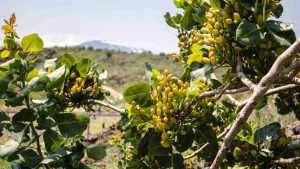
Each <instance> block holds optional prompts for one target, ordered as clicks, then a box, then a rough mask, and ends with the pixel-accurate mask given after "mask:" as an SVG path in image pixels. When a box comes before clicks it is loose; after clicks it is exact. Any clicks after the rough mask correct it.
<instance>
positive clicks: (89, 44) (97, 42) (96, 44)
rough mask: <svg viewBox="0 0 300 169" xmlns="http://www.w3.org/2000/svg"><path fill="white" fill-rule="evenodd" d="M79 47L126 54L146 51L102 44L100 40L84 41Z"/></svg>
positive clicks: (106, 43)
mask: <svg viewBox="0 0 300 169" xmlns="http://www.w3.org/2000/svg"><path fill="white" fill-rule="evenodd" d="M79 46H82V47H85V48H88V47H92V48H94V49H107V50H113V51H121V52H127V53H142V52H147V51H148V50H146V49H141V48H133V47H128V46H123V45H117V44H113V43H109V42H104V41H100V40H93V41H86V42H83V43H81V44H80V45H79Z"/></svg>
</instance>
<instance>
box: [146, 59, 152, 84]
mask: <svg viewBox="0 0 300 169" xmlns="http://www.w3.org/2000/svg"><path fill="white" fill-rule="evenodd" d="M145 67H146V78H147V80H148V82H149V83H150V84H151V79H152V74H153V73H152V66H151V65H150V63H149V62H145Z"/></svg>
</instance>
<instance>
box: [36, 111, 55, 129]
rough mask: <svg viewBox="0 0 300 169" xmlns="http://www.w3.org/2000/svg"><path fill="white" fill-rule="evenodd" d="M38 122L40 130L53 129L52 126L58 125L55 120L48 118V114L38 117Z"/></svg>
mask: <svg viewBox="0 0 300 169" xmlns="http://www.w3.org/2000/svg"><path fill="white" fill-rule="evenodd" d="M39 115H40V114H39ZM37 123H38V126H37V127H36V128H37V129H39V130H43V129H51V128H52V127H55V126H56V124H55V122H54V121H53V120H52V119H50V118H47V117H46V116H41V115H40V116H39V117H38V118H37Z"/></svg>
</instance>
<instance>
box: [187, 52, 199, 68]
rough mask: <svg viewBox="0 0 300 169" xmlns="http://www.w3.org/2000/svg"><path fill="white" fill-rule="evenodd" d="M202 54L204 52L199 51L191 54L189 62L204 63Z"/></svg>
mask: <svg viewBox="0 0 300 169" xmlns="http://www.w3.org/2000/svg"><path fill="white" fill-rule="evenodd" d="M202 54H203V53H202V52H197V53H193V54H190V55H189V56H188V60H187V64H188V65H190V64H192V63H193V62H199V63H202Z"/></svg>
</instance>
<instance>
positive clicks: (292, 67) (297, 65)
mask: <svg viewBox="0 0 300 169" xmlns="http://www.w3.org/2000/svg"><path fill="white" fill-rule="evenodd" d="M299 69H300V59H297V60H296V61H295V62H294V63H293V64H291V65H290V66H289V67H287V68H286V69H284V70H283V71H282V74H289V73H290V72H292V71H293V70H299ZM297 73H298V72H296V74H297ZM296 74H294V75H296Z"/></svg>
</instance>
